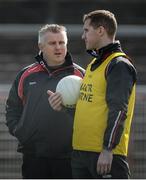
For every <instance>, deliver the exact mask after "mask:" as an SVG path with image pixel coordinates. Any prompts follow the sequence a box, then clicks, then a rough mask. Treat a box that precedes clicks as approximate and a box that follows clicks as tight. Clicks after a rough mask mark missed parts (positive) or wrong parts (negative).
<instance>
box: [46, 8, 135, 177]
mask: <svg viewBox="0 0 146 180" xmlns="http://www.w3.org/2000/svg"><path fill="white" fill-rule="evenodd" d="M83 22H84V26H83V35H82V38H83V39H84V40H85V44H86V49H87V52H88V53H89V54H91V55H92V56H93V57H94V59H93V60H92V61H91V63H90V64H89V65H88V67H87V69H86V74H85V76H84V79H83V83H82V86H81V89H80V97H79V100H78V102H77V105H76V110H75V119H74V130H73V149H74V151H73V154H72V172H73V178H100V179H101V178H113V179H123V178H124V179H127V178H129V177H130V170H129V166H128V163H127V160H126V158H127V152H128V142H129V134H130V126H131V121H132V116H133V110H134V103H135V83H136V69H135V67H134V66H133V64H132V62H131V60H130V58H129V57H128V56H127V55H126V54H125V53H124V52H123V51H122V49H121V45H120V42H119V41H115V36H116V31H117V21H116V18H115V16H114V14H113V13H111V12H109V11H106V10H96V11H92V12H90V13H88V14H86V15H84V17H83ZM48 94H49V95H50V97H49V102H50V104H51V106H52V108H53V109H54V110H58V111H59V110H61V109H62V107H61V97H60V95H59V94H58V93H51V92H49V93H48Z"/></svg>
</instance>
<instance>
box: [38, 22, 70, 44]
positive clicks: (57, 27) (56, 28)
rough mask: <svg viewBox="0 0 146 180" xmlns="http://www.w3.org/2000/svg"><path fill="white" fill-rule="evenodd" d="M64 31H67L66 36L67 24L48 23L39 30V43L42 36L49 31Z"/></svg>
mask: <svg viewBox="0 0 146 180" xmlns="http://www.w3.org/2000/svg"><path fill="white" fill-rule="evenodd" d="M62 31H64V32H65V33H66V37H67V29H66V27H65V26H62V25H58V24H46V25H44V26H43V27H42V28H41V29H40V30H39V33H38V43H41V42H42V37H43V36H44V34H46V33H47V32H52V33H59V32H62Z"/></svg>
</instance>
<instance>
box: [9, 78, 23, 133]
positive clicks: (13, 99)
mask: <svg viewBox="0 0 146 180" xmlns="http://www.w3.org/2000/svg"><path fill="white" fill-rule="evenodd" d="M18 79H19V77H18V76H17V77H16V79H15V81H14V83H13V85H12V87H11V89H10V92H9V96H8V99H7V101H6V125H7V126H8V128H9V132H10V133H11V134H12V135H14V131H15V129H16V126H17V123H18V121H19V120H20V118H21V114H22V111H23V104H22V101H21V99H20V98H19V96H18V81H19V80H18Z"/></svg>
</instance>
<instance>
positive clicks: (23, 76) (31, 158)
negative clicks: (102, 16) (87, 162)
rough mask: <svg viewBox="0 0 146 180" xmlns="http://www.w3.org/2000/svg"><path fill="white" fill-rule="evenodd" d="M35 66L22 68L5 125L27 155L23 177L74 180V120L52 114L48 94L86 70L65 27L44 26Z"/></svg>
mask: <svg viewBox="0 0 146 180" xmlns="http://www.w3.org/2000/svg"><path fill="white" fill-rule="evenodd" d="M38 46H39V49H40V53H39V54H38V55H37V56H36V62H35V63H34V64H32V65H30V66H28V67H25V68H24V69H22V70H21V71H20V72H19V73H18V75H17V77H16V79H15V81H14V83H13V85H12V88H11V90H10V93H9V97H8V99H7V103H6V121H7V122H6V124H7V126H8V128H9V131H10V133H11V134H12V135H13V136H15V137H16V138H17V139H18V141H19V144H18V152H21V153H23V164H22V176H23V178H29V179H31V178H40V179H43V178H71V177H72V175H71V164H70V156H71V152H72V145H71V144H72V127H73V118H71V117H70V116H68V115H67V114H66V113H64V112H56V111H54V110H52V108H51V107H50V105H49V103H48V101H47V90H48V89H51V90H52V91H55V89H56V85H57V83H58V82H59V80H60V79H61V78H63V77H65V76H67V75H73V74H75V75H77V76H80V77H83V74H84V70H83V69H82V68H81V67H79V66H78V65H77V64H75V63H73V61H72V57H71V55H70V54H69V52H67V32H66V28H65V27H64V26H59V25H57V24H51V25H45V26H44V27H42V28H41V29H40V31H39V36H38Z"/></svg>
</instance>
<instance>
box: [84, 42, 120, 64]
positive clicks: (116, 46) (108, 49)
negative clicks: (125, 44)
mask: <svg viewBox="0 0 146 180" xmlns="http://www.w3.org/2000/svg"><path fill="white" fill-rule="evenodd" d="M117 51H120V52H121V51H122V49H121V45H120V42H119V41H116V42H114V43H111V44H108V45H107V46H105V47H102V48H100V49H99V50H98V51H97V50H87V53H89V54H90V55H91V56H93V57H95V58H96V59H97V60H98V61H103V60H104V59H105V57H107V55H109V54H111V53H113V52H117Z"/></svg>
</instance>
